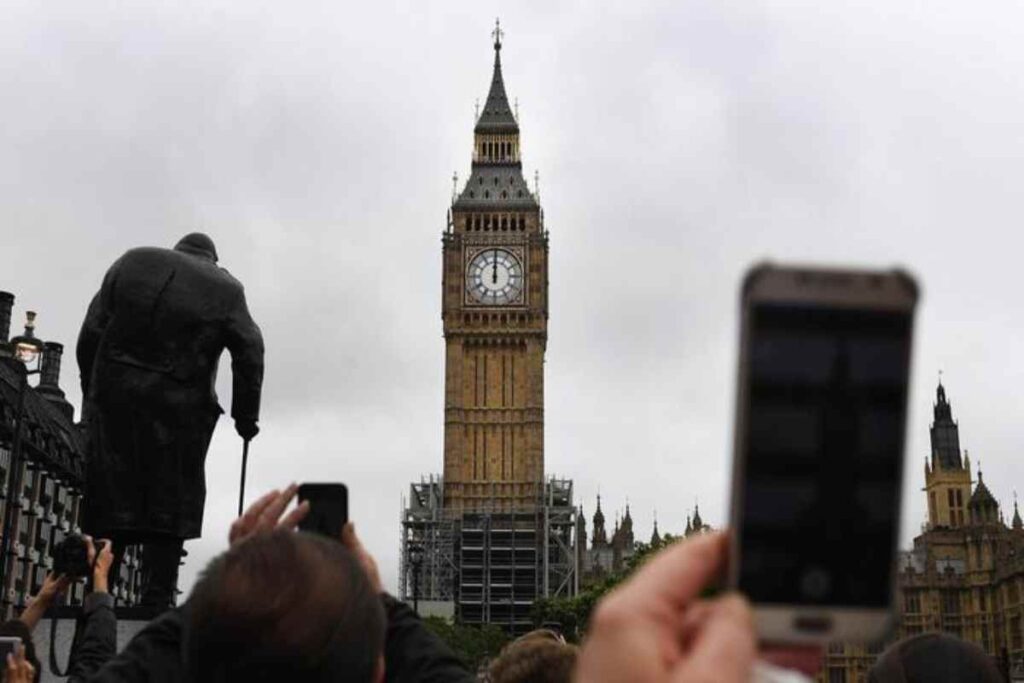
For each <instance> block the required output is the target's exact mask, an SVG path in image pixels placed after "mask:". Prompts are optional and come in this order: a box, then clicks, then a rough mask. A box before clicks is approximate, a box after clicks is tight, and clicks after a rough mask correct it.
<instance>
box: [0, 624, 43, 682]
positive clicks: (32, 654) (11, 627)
mask: <svg viewBox="0 0 1024 683" xmlns="http://www.w3.org/2000/svg"><path fill="white" fill-rule="evenodd" d="M0 636H3V637H6V638H10V637H11V636H14V637H16V638H21V644H22V645H24V646H25V659H27V660H28V662H29V664H31V665H32V668H33V669H34V670H35V676H34V680H35V683H39V679H40V678H41V677H42V675H43V667H42V665H41V664H40V662H39V657H37V656H36V645H35V643H34V642H32V631H31V629H29V627H28V626H26V625H25V622H23V621H21V620H19V619H11V620H10V621H5V622H3V623H0ZM6 665H7V663H6V662H3V663H2V665H0V669H2V668H3V667H4V666H6Z"/></svg>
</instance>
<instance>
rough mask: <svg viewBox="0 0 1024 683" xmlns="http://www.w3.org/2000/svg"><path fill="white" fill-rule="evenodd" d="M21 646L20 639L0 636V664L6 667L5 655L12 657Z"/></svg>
mask: <svg viewBox="0 0 1024 683" xmlns="http://www.w3.org/2000/svg"><path fill="white" fill-rule="evenodd" d="M19 645H21V638H19V637H17V636H0V662H3V665H4V667H6V666H7V655H13V654H15V653H16V652H17V651H18V646H19Z"/></svg>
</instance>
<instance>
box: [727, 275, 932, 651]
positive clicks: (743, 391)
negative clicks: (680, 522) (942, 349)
mask: <svg viewBox="0 0 1024 683" xmlns="http://www.w3.org/2000/svg"><path fill="white" fill-rule="evenodd" d="M742 296H743V313H742V316H743V317H742V324H741V343H740V346H741V351H740V363H739V388H738V392H737V403H736V436H735V456H734V457H735V459H734V468H733V502H732V528H733V530H734V533H733V539H732V542H733V548H732V560H733V562H732V564H731V568H730V572H731V582H732V585H733V586H734V587H736V588H737V589H739V590H740V591H741V592H743V593H745V594H746V595H747V597H748V598H749V599H750V600H751V602H753V603H754V608H755V609H754V614H755V622H756V625H757V629H758V632H759V634H760V636H761V638H762V639H764V640H771V641H778V642H825V641H831V640H857V641H868V640H874V639H878V638H881V637H882V636H883V635H884V634H885V632H886V630H887V628H888V627H889V626H890V625H891V623H892V606H893V594H894V590H895V575H896V571H895V567H896V562H895V559H896V544H897V541H898V537H899V521H900V519H899V518H900V491H901V488H902V473H903V443H904V436H905V423H906V406H907V386H908V382H909V374H910V348H911V333H912V327H913V314H914V308H915V305H916V302H917V286H916V284H915V283H914V281H913V280H912V279H911V278H910V277H909V276H908V275H906V274H904V273H901V272H897V271H892V272H863V271H861V272H858V271H837V270H823V269H811V268H784V267H774V266H761V267H758V268H755V269H752V270H751V271H750V272H749V273H748V275H747V277H746V279H745V281H744V286H743V293H742Z"/></svg>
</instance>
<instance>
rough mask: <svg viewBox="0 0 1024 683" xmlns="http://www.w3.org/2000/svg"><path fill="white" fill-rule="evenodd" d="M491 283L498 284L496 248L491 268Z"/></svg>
mask: <svg viewBox="0 0 1024 683" xmlns="http://www.w3.org/2000/svg"><path fill="white" fill-rule="evenodd" d="M491 284H492V285H496V284H498V250H497V249H495V250H494V268H493V269H491Z"/></svg>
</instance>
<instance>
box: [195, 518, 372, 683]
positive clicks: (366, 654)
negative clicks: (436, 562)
mask: <svg viewBox="0 0 1024 683" xmlns="http://www.w3.org/2000/svg"><path fill="white" fill-rule="evenodd" d="M185 613H186V615H187V617H186V631H185V639H184V640H185V664H186V667H187V669H188V670H189V672H190V673H191V675H192V677H193V679H194V680H196V681H211V682H212V681H218V682H224V681H236V680H237V681H278V680H289V679H290V680H297V681H298V680H301V681H335V680H346V681H353V682H359V683H363V682H366V683H371V682H373V681H377V680H383V666H384V660H383V651H384V630H385V617H384V608H383V605H382V604H381V601H380V599H379V596H378V595H377V594H376V591H375V590H373V587H372V586H371V584H370V581H369V579H368V578H367V576H366V573H365V572H364V571H363V568H362V567H361V566H360V564H359V561H358V559H357V558H356V557H355V555H353V554H352V553H351V552H350V551H349V550H348V549H347V548H345V547H344V546H343V545H342V544H341V543H338V542H336V541H332V540H330V539H326V538H321V537H319V536H314V535H311V534H305V533H301V532H299V533H296V532H292V531H287V530H278V531H274V532H271V533H265V534H256V535H254V536H252V537H250V538H247V539H245V540H244V541H241V542H239V543H237V544H236V545H234V546H232V547H231V548H230V549H229V550H228V551H227V552H225V553H223V554H222V555H220V556H218V557H216V558H214V560H213V561H211V562H210V564H209V565H207V567H206V569H205V570H204V571H203V573H202V575H201V576H200V578H199V580H198V581H197V582H196V585H195V588H193V590H192V594H191V596H190V597H189V600H188V604H187V606H186V608H185Z"/></svg>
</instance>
